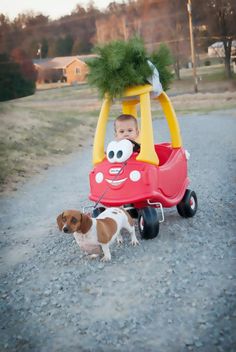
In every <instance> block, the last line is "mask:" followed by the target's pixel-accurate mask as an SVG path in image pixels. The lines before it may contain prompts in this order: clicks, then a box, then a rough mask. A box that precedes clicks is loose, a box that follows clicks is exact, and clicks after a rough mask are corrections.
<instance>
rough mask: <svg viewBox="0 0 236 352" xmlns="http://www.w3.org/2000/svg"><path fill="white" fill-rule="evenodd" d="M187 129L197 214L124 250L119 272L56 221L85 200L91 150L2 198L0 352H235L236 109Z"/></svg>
mask: <svg viewBox="0 0 236 352" xmlns="http://www.w3.org/2000/svg"><path fill="white" fill-rule="evenodd" d="M180 125H181V132H182V136H183V141H184V145H185V147H186V149H188V151H189V152H190V154H191V158H190V162H189V170H190V178H191V188H192V189H194V190H195V191H196V193H197V195H198V199H199V210H198V213H197V214H196V216H195V217H194V218H192V219H188V220H186V219H183V218H180V217H179V215H178V214H177V211H176V209H174V208H173V209H169V210H166V212H165V215H166V220H165V222H164V224H161V226H160V235H159V237H158V238H156V239H154V240H150V241H141V245H140V246H139V247H137V248H131V246H130V245H129V243H128V240H125V243H124V245H123V246H122V247H118V246H116V245H114V246H113V247H112V261H111V263H107V264H103V263H101V262H100V261H99V260H94V261H89V260H88V259H87V258H85V257H84V255H83V253H81V252H80V250H79V247H78V246H77V245H76V243H75V241H74V240H73V238H72V237H70V236H67V235H65V234H62V233H60V232H59V231H58V230H57V227H56V223H55V219H56V216H57V215H58V214H59V213H60V212H61V211H62V210H63V209H66V208H81V207H82V205H85V204H86V202H87V197H88V191H89V186H88V173H89V170H90V168H91V164H90V160H91V149H90V148H88V149H87V150H86V149H85V150H83V152H81V153H78V154H74V155H72V156H71V158H70V160H68V161H67V163H65V164H64V165H63V166H57V167H52V168H50V169H49V170H44V172H43V173H42V174H41V175H40V176H37V177H34V178H32V179H31V180H30V181H29V182H28V183H26V184H25V185H24V186H23V187H22V188H21V189H19V190H18V191H17V192H15V193H13V194H10V195H8V196H3V197H2V198H1V200H0V206H1V219H0V225H1V232H2V234H1V257H0V259H1V293H0V297H1V311H0V328H1V330H0V350H1V351H5V352H10V351H11V352H12V351H21V352H24V351H37V352H38V351H40V352H41V351H43V352H51V351H58V352H59V351H60V352H64V351H69V352H70V351H71V352H74V351H84V352H85V351H96V352H103V351H107V352H108V351H109V352H111V351H117V352H118V351H119V352H127V351H130V352H133V351H135V352H143V351H149V352H156V351H165V352H178V351H179V352H180V351H181V352H185V351H201V352H215V351H217V352H218V351H219V352H220V351H227V352H233V351H235V348H236V339H235V328H236V295H235V292H236V275H235V264H236V263H235V259H236V247H235V246H236V242H235V228H236V226H235V225H236V222H235V210H236V209H235V195H236V179H235V171H236V170H235V169H236V167H235V155H236V142H235V132H236V110H228V111H221V112H212V113H210V114H207V115H197V114H193V115H191V116H185V117H182V118H180ZM155 126H156V127H155V129H156V131H158V136H159V138H160V140H166V138H167V135H168V132H167V129H166V125H165V122H164V120H159V121H155ZM109 133H110V135H111V126H110V132H109Z"/></svg>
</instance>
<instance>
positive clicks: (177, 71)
mask: <svg viewBox="0 0 236 352" xmlns="http://www.w3.org/2000/svg"><path fill="white" fill-rule="evenodd" d="M174 70H175V76H176V79H177V80H180V68H179V59H178V58H176V61H175V63H174Z"/></svg>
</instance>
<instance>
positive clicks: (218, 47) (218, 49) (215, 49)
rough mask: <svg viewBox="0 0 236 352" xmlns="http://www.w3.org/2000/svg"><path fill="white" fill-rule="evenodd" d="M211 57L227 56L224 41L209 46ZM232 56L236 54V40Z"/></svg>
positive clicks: (233, 44) (233, 42)
mask: <svg viewBox="0 0 236 352" xmlns="http://www.w3.org/2000/svg"><path fill="white" fill-rule="evenodd" d="M208 56H209V57H222V58H223V57H225V49H224V44H223V42H215V43H213V44H212V45H210V46H209V47H208ZM231 56H232V57H235V56H236V40H233V41H232V48H231Z"/></svg>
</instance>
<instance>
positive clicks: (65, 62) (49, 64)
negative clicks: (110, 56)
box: [33, 54, 96, 69]
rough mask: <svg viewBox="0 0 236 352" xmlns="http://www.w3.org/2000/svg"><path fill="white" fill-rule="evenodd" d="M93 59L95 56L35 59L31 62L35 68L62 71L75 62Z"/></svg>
mask: <svg viewBox="0 0 236 352" xmlns="http://www.w3.org/2000/svg"><path fill="white" fill-rule="evenodd" d="M93 57H96V55H93V54H91V55H77V56H58V57H54V58H50V59H36V60H33V62H34V64H35V65H36V66H40V67H42V68H54V69H63V68H66V67H67V66H69V65H70V64H71V63H72V62H74V61H75V60H77V61H79V62H83V63H84V62H86V61H87V60H89V59H92V58H93Z"/></svg>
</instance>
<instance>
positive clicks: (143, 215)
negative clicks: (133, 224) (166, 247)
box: [138, 207, 159, 240]
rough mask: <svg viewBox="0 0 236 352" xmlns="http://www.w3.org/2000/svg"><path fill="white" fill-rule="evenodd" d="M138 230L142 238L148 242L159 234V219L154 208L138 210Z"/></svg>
mask: <svg viewBox="0 0 236 352" xmlns="http://www.w3.org/2000/svg"><path fill="white" fill-rule="evenodd" d="M138 228H139V232H140V235H141V237H142V238H144V239H145V240H149V239H152V238H155V237H156V236H157V235H158V233H159V218H158V215H157V212H156V209H155V208H151V207H146V208H143V209H140V210H139V216H138Z"/></svg>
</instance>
